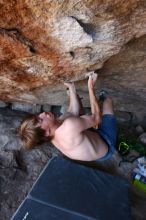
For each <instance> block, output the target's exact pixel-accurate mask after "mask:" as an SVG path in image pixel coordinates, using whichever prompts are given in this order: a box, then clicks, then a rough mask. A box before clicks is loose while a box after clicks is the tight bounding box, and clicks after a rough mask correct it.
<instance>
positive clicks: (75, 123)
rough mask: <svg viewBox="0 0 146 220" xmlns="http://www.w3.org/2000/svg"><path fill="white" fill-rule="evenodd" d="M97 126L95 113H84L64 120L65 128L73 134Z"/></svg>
mask: <svg viewBox="0 0 146 220" xmlns="http://www.w3.org/2000/svg"><path fill="white" fill-rule="evenodd" d="M94 126H95V117H94V115H82V116H80V117H75V116H74V117H69V118H68V119H66V120H65V121H64V129H66V130H67V131H68V132H71V133H72V134H73V135H75V134H79V133H81V132H82V131H84V130H86V129H88V128H91V127H94Z"/></svg>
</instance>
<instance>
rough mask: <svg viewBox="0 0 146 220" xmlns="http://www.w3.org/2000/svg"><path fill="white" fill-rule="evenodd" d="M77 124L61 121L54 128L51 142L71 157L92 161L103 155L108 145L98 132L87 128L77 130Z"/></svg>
mask: <svg viewBox="0 0 146 220" xmlns="http://www.w3.org/2000/svg"><path fill="white" fill-rule="evenodd" d="M79 123H80V122H79ZM77 125H78V124H72V123H63V124H62V125H61V126H60V127H59V128H58V129H57V130H56V132H55V136H54V138H53V140H52V143H53V144H54V145H55V146H56V147H57V148H58V149H59V150H60V151H61V152H62V153H63V154H64V155H66V156H68V157H69V158H71V159H75V160H82V161H93V160H96V159H98V158H101V157H103V156H104V155H105V154H106V153H107V151H108V146H107V144H106V143H105V142H104V141H103V140H102V138H101V137H100V136H99V134H98V133H97V132H94V131H90V130H87V129H85V130H83V131H81V132H77V131H78V126H77Z"/></svg>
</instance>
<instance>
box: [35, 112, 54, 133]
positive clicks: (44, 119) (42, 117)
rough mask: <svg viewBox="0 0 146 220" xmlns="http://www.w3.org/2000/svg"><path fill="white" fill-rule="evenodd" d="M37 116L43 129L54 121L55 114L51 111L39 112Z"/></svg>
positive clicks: (47, 127)
mask: <svg viewBox="0 0 146 220" xmlns="http://www.w3.org/2000/svg"><path fill="white" fill-rule="evenodd" d="M37 118H38V122H39V125H40V127H41V128H42V129H43V130H47V129H49V128H50V127H51V126H53V125H54V123H55V116H54V115H53V114H52V113H51V112H43V113H40V114H39V115H38V117H37Z"/></svg>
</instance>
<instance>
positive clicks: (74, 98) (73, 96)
mask: <svg viewBox="0 0 146 220" xmlns="http://www.w3.org/2000/svg"><path fill="white" fill-rule="evenodd" d="M64 85H65V86H67V88H68V89H69V90H68V95H69V98H70V103H69V108H68V110H67V113H71V114H72V115H74V116H79V115H83V114H84V110H83V105H82V101H81V98H80V97H79V95H78V94H77V92H76V88H75V84H74V83H64Z"/></svg>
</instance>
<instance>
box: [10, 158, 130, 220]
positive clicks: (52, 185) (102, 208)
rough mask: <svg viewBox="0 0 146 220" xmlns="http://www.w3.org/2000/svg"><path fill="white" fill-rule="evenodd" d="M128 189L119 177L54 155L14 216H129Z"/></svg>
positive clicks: (101, 219)
mask: <svg viewBox="0 0 146 220" xmlns="http://www.w3.org/2000/svg"><path fill="white" fill-rule="evenodd" d="M128 190H129V184H128V183H127V181H125V180H123V179H122V178H120V177H115V176H112V175H110V174H107V173H105V172H101V171H99V170H96V169H92V168H89V167H87V166H83V165H81V164H77V163H75V162H74V161H71V160H67V159H66V158H63V157H55V158H53V159H52V160H51V162H49V163H48V164H47V166H46V167H45V169H44V171H43V172H42V173H41V175H40V177H39V178H38V180H37V181H36V183H35V184H34V186H33V188H32V190H31V192H30V193H29V195H28V196H27V198H26V199H25V200H24V202H23V203H22V204H21V206H20V207H19V208H18V210H17V211H16V213H15V214H14V216H13V217H12V220H87V219H88V220H89V219H90V220H107V219H109V220H117V219H118V220H123V219H124V220H130V219H131V213H130V205H129V199H128Z"/></svg>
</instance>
